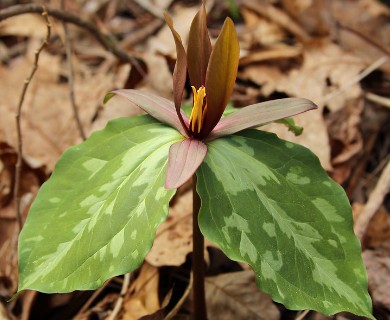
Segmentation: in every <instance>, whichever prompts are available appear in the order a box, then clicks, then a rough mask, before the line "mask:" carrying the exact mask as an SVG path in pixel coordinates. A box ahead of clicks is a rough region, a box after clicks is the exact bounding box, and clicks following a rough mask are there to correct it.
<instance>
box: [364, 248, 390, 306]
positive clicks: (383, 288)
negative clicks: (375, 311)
mask: <svg viewBox="0 0 390 320" xmlns="http://www.w3.org/2000/svg"><path fill="white" fill-rule="evenodd" d="M388 244H389V245H388V247H387V248H383V249H376V250H366V251H364V252H363V260H364V263H365V265H366V268H367V272H368V287H369V289H370V292H371V297H372V300H373V303H374V305H379V306H381V307H385V308H387V309H390V295H389V292H390V281H384V279H389V274H390V255H389V252H390V250H389V246H390V243H389V242H388Z"/></svg>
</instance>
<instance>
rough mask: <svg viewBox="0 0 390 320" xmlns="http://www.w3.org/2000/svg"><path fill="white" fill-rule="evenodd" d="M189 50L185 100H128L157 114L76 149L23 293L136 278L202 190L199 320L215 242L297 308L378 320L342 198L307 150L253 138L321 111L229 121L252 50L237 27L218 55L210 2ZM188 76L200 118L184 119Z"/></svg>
mask: <svg viewBox="0 0 390 320" xmlns="http://www.w3.org/2000/svg"><path fill="white" fill-rule="evenodd" d="M166 21H167V24H168V26H169V28H170V30H171V31H172V34H173V38H174V41H175V44H176V50H177V62H176V65H175V69H174V74H173V95H174V102H171V101H169V100H166V99H164V98H162V97H159V96H156V95H153V94H150V93H145V92H142V91H137V90H117V91H113V92H111V93H109V94H108V95H107V96H106V98H105V100H106V101H107V100H109V99H110V98H111V97H112V96H113V95H118V96H121V97H123V98H126V99H127V100H129V102H130V103H131V104H133V105H137V106H139V107H140V108H142V109H143V110H144V111H145V112H146V113H147V114H148V115H141V116H137V117H132V118H121V119H116V120H113V121H110V122H109V123H108V124H107V126H106V128H105V129H103V130H101V131H99V132H96V133H94V134H92V135H91V137H90V138H89V139H88V140H87V141H85V142H84V143H82V144H80V145H78V146H75V147H72V148H70V149H68V150H67V151H66V152H65V153H64V154H63V156H62V157H61V159H60V160H59V161H58V163H57V165H56V167H55V170H54V172H53V174H52V176H51V177H50V179H49V180H48V181H47V182H46V183H44V185H43V186H42V188H41V189H40V191H39V194H38V196H37V198H36V199H35V201H34V203H33V205H32V207H31V209H30V212H29V215H28V218H27V220H26V223H25V226H24V228H23V230H22V232H21V234H20V238H19V274H20V278H19V290H18V292H20V291H22V290H25V289H34V290H39V291H41V292H46V293H55V292H70V291H73V290H89V289H96V288H98V287H100V286H102V284H103V283H104V282H105V281H106V280H107V279H109V278H110V277H113V276H117V275H120V274H124V273H127V272H131V271H133V270H135V269H136V268H137V267H138V266H140V264H141V263H142V261H143V260H144V258H145V255H146V254H147V253H148V251H149V250H150V248H151V246H152V243H153V240H154V237H155V234H156V229H157V227H158V226H159V225H160V224H161V223H162V222H163V221H164V220H165V219H166V217H167V214H168V204H169V201H170V199H171V198H172V197H173V195H174V194H175V192H176V189H177V188H178V187H180V186H181V185H183V184H184V183H185V182H186V181H188V180H190V179H192V180H191V181H192V183H193V188H194V252H193V256H192V261H193V276H194V281H193V282H194V288H193V291H194V299H193V300H194V318H195V319H205V318H206V311H205V310H206V309H205V301H204V292H203V290H204V278H203V277H204V269H205V264H204V261H203V251H204V250H203V249H204V248H203V236H205V237H207V239H208V240H210V241H211V242H213V243H214V244H215V245H217V246H218V247H219V248H220V249H221V250H222V251H223V252H224V253H225V254H226V255H227V256H228V257H229V258H230V259H232V260H235V261H240V262H245V263H247V264H249V265H250V267H251V268H252V269H253V270H254V272H255V274H256V281H257V285H258V287H259V288H260V289H261V290H263V291H265V292H267V293H268V294H270V295H271V297H272V298H273V299H274V300H275V301H277V302H280V303H283V304H284V305H285V306H286V307H287V308H289V309H294V310H301V309H313V310H318V311H320V312H322V313H324V314H334V313H337V312H340V311H349V312H352V313H354V314H356V315H360V316H366V317H368V318H371V319H374V318H373V316H372V315H371V300H370V297H369V295H368V293H367V275H366V271H365V268H364V266H363V263H362V259H361V255H360V244H359V241H358V239H357V238H356V237H355V235H354V233H353V228H352V215H351V208H350V205H349V202H348V198H347V197H346V195H345V193H344V191H343V189H342V188H341V187H340V186H339V185H338V184H336V183H335V182H334V181H333V180H332V179H330V178H329V176H328V175H327V173H326V172H325V171H324V169H323V168H322V167H321V165H320V162H319V160H318V158H317V157H316V156H315V155H314V154H313V153H312V152H311V151H310V150H308V149H306V148H304V147H302V146H300V145H297V144H294V143H291V142H287V141H284V140H281V139H279V138H278V137H277V136H276V135H274V134H271V133H267V132H263V131H260V130H258V129H253V128H255V127H258V126H260V125H262V124H265V123H269V122H272V121H276V120H279V119H283V118H285V117H289V116H292V115H295V114H298V113H302V112H305V111H308V110H311V109H315V108H316V106H315V105H314V104H313V103H312V102H310V101H309V100H306V99H296V98H288V99H281V100H275V101H270V102H265V103H258V104H254V105H250V106H248V107H245V108H242V109H239V110H236V111H233V112H229V114H225V115H224V111H225V108H226V105H227V103H228V100H229V98H230V95H231V93H232V90H233V86H234V83H235V79H236V74H237V68H238V59H239V43H238V40H237V35H236V31H235V28H234V24H233V22H232V21H231V20H230V19H229V18H227V19H226V20H225V23H224V24H223V27H222V30H221V32H220V34H219V37H218V38H217V40H216V42H215V45H214V46H213V47H212V45H211V42H210V38H209V34H208V31H207V26H206V11H205V7H204V4H203V5H202V7H201V9H200V10H199V12H198V13H197V14H196V16H195V18H194V20H193V22H192V25H191V28H190V32H189V41H188V48H187V50H185V48H184V46H183V44H182V41H181V38H180V36H179V34H178V33H177V32H176V31H175V29H174V28H173V23H172V20H171V19H170V18H169V16H167V15H166ZM187 73H188V75H189V79H190V83H191V86H192V92H193V108H192V112H191V114H190V116H189V117H187V115H186V114H185V113H184V112H183V111H182V110H181V102H182V96H183V91H184V87H185V82H186V77H187Z"/></svg>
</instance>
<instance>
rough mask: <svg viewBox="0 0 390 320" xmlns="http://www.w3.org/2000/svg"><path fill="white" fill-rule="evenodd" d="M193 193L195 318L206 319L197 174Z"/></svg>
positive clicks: (202, 244)
mask: <svg viewBox="0 0 390 320" xmlns="http://www.w3.org/2000/svg"><path fill="white" fill-rule="evenodd" d="M192 192H193V193H192V194H193V206H192V208H193V252H192V275H193V294H194V296H193V298H194V299H193V311H194V320H206V319H207V311H206V295H205V263H204V238H203V235H202V233H201V232H200V229H199V224H198V214H199V209H200V198H199V195H198V193H197V192H196V175H195V174H194V175H193V177H192Z"/></svg>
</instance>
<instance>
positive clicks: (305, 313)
mask: <svg viewBox="0 0 390 320" xmlns="http://www.w3.org/2000/svg"><path fill="white" fill-rule="evenodd" d="M309 312H310V310H304V311H302V312H300V313H299V314H298V315H297V317H296V318H295V320H303V318H305V317H306V316H307V315H308V313H309Z"/></svg>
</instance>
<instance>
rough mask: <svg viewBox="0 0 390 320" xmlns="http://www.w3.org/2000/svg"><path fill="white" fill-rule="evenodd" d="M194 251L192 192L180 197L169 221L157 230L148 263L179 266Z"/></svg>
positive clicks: (147, 259)
mask: <svg viewBox="0 0 390 320" xmlns="http://www.w3.org/2000/svg"><path fill="white" fill-rule="evenodd" d="M191 251H192V192H191V191H189V192H187V193H185V194H184V195H183V196H181V197H179V199H178V201H177V202H176V203H175V205H174V206H173V207H171V208H170V210H169V216H168V218H167V220H166V221H165V222H164V223H162V224H161V225H160V226H159V228H158V229H157V234H156V237H155V239H154V243H153V247H152V250H150V252H149V253H148V255H147V256H146V261H148V262H149V263H150V264H152V265H154V266H166V265H170V266H179V265H181V264H183V263H184V262H185V259H186V256H187V254H188V253H190V252H191Z"/></svg>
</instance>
